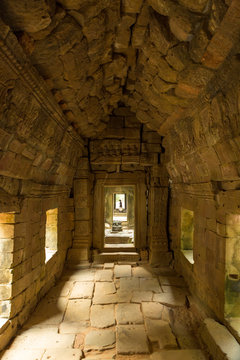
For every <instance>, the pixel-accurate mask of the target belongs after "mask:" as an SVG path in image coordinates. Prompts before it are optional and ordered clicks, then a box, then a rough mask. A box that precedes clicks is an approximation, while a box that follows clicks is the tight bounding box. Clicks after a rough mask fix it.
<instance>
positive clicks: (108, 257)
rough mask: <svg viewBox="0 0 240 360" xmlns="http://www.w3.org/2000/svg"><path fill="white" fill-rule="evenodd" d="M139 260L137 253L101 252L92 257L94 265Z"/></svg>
mask: <svg viewBox="0 0 240 360" xmlns="http://www.w3.org/2000/svg"><path fill="white" fill-rule="evenodd" d="M139 260H140V255H139V253H137V252H121V251H116V252H110V253H108V252H102V253H100V254H97V255H95V256H94V258H93V261H94V262H95V263H101V264H102V263H109V262H118V261H127V262H136V261H139Z"/></svg>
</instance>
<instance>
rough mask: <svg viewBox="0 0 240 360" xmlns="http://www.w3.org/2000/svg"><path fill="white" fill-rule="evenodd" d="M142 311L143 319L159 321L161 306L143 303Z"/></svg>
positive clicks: (154, 303) (153, 303) (155, 303)
mask: <svg viewBox="0 0 240 360" xmlns="http://www.w3.org/2000/svg"><path fill="white" fill-rule="evenodd" d="M142 311H143V314H144V316H145V317H148V318H151V319H161V317H162V312H163V305H162V304H160V303H157V302H143V303H142Z"/></svg>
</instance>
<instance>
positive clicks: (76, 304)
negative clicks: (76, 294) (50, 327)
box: [64, 300, 91, 322]
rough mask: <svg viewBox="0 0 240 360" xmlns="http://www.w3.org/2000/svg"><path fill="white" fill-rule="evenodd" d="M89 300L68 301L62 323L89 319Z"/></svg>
mask: <svg viewBox="0 0 240 360" xmlns="http://www.w3.org/2000/svg"><path fill="white" fill-rule="evenodd" d="M90 306H91V300H69V302H68V306H67V310H66V313H65V316H64V321H74V322H75V321H84V320H89V318H90Z"/></svg>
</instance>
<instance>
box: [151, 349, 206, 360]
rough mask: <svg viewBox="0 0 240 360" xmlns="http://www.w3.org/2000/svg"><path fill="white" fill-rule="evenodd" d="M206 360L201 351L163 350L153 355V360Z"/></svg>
mask: <svg viewBox="0 0 240 360" xmlns="http://www.w3.org/2000/svg"><path fill="white" fill-rule="evenodd" d="M172 359H174V360H182V359H184V360H185V359H186V360H205V356H204V354H203V352H202V351H201V350H168V351H167V350H163V351H160V352H155V353H154V354H152V355H151V360H172Z"/></svg>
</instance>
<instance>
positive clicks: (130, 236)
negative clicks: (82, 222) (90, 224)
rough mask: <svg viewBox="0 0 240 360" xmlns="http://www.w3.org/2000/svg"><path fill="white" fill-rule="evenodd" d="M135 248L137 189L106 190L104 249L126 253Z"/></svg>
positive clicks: (110, 187)
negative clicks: (125, 251)
mask: <svg viewBox="0 0 240 360" xmlns="http://www.w3.org/2000/svg"><path fill="white" fill-rule="evenodd" d="M134 247H135V187H134V186H105V188H104V249H105V251H109V250H113V251H119V250H121V251H124V250H130V249H132V248H134Z"/></svg>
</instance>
